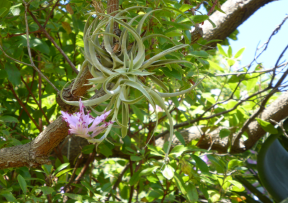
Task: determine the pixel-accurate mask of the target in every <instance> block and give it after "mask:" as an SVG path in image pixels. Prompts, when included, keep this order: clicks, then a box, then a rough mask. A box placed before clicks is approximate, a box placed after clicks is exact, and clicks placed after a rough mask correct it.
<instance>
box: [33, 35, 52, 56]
mask: <svg viewBox="0 0 288 203" xmlns="http://www.w3.org/2000/svg"><path fill="white" fill-rule="evenodd" d="M30 46H31V48H34V49H36V50H37V51H40V52H41V53H44V54H47V55H48V54H49V53H50V48H49V46H48V45H47V44H46V42H44V41H43V40H41V39H38V38H36V39H32V40H30Z"/></svg>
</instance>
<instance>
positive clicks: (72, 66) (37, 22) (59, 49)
mask: <svg viewBox="0 0 288 203" xmlns="http://www.w3.org/2000/svg"><path fill="white" fill-rule="evenodd" d="M23 1H24V0H23ZM25 8H26V7H25ZM27 11H28V12H29V14H30V15H31V17H32V18H33V20H34V21H35V23H36V24H37V25H38V26H39V28H40V30H41V31H42V32H43V33H44V34H45V35H46V37H47V38H48V39H49V40H50V41H51V42H52V43H53V45H54V46H55V47H56V48H57V49H58V51H59V52H60V53H61V54H62V55H63V57H64V58H65V59H66V61H67V63H68V64H69V65H70V66H71V68H72V70H73V71H74V72H75V73H77V74H78V73H79V71H78V70H77V69H76V67H75V65H74V64H73V63H72V61H70V59H69V58H68V56H67V55H66V54H65V53H64V51H63V50H62V49H61V48H60V47H59V46H58V44H57V43H56V42H55V41H54V39H53V38H52V37H51V36H50V35H49V33H48V32H47V31H46V30H45V28H44V27H43V26H42V25H41V24H40V22H39V21H38V20H37V18H36V17H35V16H34V15H33V13H32V12H31V11H30V10H29V9H27Z"/></svg>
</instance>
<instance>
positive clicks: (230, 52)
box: [228, 45, 232, 58]
mask: <svg viewBox="0 0 288 203" xmlns="http://www.w3.org/2000/svg"><path fill="white" fill-rule="evenodd" d="M228 57H229V58H231V57H232V48H231V46H230V45H229V47H228Z"/></svg>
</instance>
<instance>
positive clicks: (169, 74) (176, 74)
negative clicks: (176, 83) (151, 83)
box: [162, 68, 182, 80]
mask: <svg viewBox="0 0 288 203" xmlns="http://www.w3.org/2000/svg"><path fill="white" fill-rule="evenodd" d="M162 71H163V73H164V74H165V75H166V76H167V77H169V78H176V79H178V80H182V75H181V73H180V72H178V71H177V70H175V69H174V68H172V70H171V71H170V70H169V68H162Z"/></svg>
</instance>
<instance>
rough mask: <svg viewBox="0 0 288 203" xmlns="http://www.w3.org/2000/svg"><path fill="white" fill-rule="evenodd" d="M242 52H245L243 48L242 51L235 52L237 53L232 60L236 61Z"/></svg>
mask: <svg viewBox="0 0 288 203" xmlns="http://www.w3.org/2000/svg"><path fill="white" fill-rule="evenodd" d="M244 50H245V47H243V48H242V49H240V50H239V51H237V53H236V54H235V56H234V58H235V59H237V58H238V57H240V56H241V55H242V53H243V52H244Z"/></svg>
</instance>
